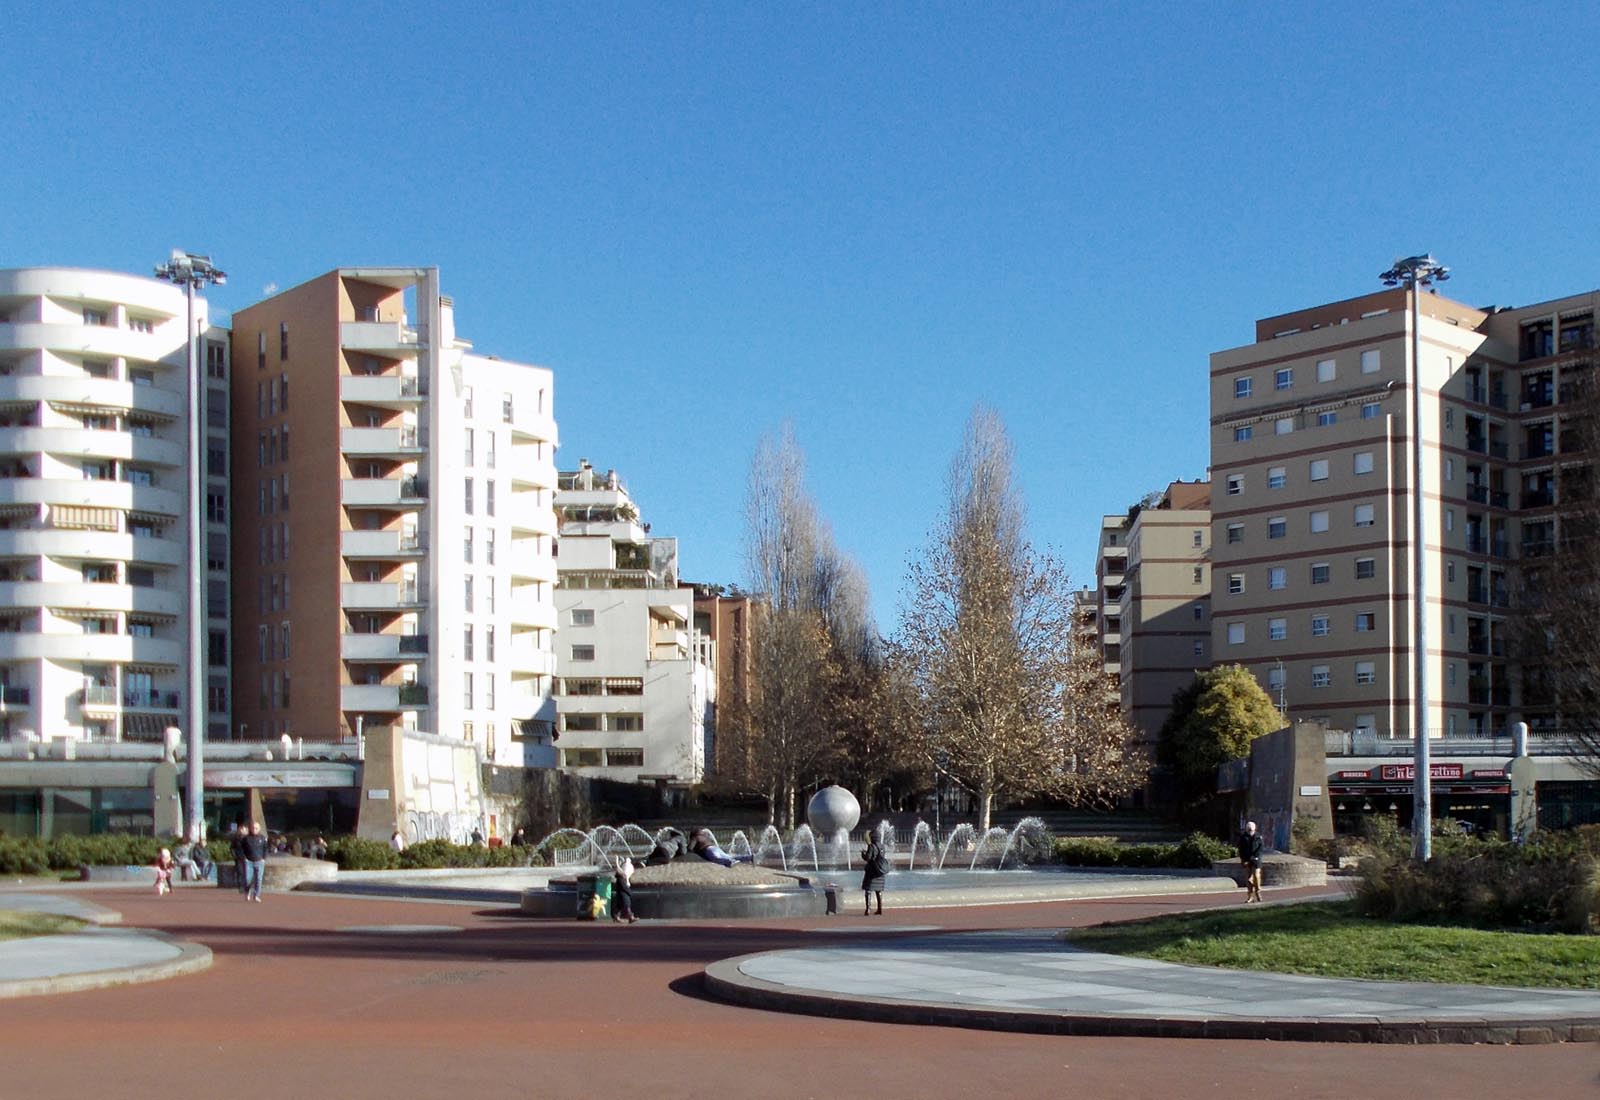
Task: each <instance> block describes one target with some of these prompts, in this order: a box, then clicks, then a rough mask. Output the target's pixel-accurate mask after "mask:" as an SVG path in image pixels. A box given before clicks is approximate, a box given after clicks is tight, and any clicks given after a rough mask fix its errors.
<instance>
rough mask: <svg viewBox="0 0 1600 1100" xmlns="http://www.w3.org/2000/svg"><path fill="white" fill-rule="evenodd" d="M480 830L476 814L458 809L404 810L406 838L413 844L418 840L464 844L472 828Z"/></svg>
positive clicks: (480, 826) (480, 824)
mask: <svg viewBox="0 0 1600 1100" xmlns="http://www.w3.org/2000/svg"><path fill="white" fill-rule="evenodd" d="M473 829H478V830H480V831H482V823H481V821H480V820H479V818H478V815H476V814H470V813H466V812H464V811H460V810H454V811H449V812H445V813H440V812H438V811H434V810H407V811H406V838H407V839H408V840H409V841H410V842H411V843H413V844H415V843H416V842H417V841H419V840H448V841H450V842H451V843H452V844H466V843H468V842H469V841H470V840H471V839H472V830H473Z"/></svg>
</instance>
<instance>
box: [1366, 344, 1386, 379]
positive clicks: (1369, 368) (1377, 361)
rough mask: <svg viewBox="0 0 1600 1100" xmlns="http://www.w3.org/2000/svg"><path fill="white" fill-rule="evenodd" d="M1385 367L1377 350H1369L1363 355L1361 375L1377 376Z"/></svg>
mask: <svg viewBox="0 0 1600 1100" xmlns="http://www.w3.org/2000/svg"><path fill="white" fill-rule="evenodd" d="M1382 367H1383V361H1382V359H1381V357H1380V356H1379V354H1378V349H1377V348H1369V349H1367V350H1366V351H1364V352H1362V353H1361V373H1362V374H1377V373H1378V371H1379V370H1381V369H1382Z"/></svg>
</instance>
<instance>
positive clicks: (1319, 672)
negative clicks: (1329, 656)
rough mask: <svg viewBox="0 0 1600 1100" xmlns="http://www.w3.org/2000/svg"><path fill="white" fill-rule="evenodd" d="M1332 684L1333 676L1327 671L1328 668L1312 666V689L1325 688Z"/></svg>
mask: <svg viewBox="0 0 1600 1100" xmlns="http://www.w3.org/2000/svg"><path fill="white" fill-rule="evenodd" d="M1332 683H1333V674H1332V673H1331V672H1329V671H1328V666H1327V665H1312V666H1311V686H1312V687H1314V688H1325V687H1327V686H1328V685H1329V684H1332Z"/></svg>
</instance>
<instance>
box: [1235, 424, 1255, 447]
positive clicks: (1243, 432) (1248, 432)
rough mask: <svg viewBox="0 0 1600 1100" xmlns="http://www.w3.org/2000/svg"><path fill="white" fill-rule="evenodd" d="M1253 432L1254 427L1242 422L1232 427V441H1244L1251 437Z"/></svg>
mask: <svg viewBox="0 0 1600 1100" xmlns="http://www.w3.org/2000/svg"><path fill="white" fill-rule="evenodd" d="M1255 434H1256V430H1255V428H1253V427H1251V426H1250V425H1249V424H1244V425H1242V426H1240V427H1237V428H1235V429H1233V441H1234V442H1235V443H1244V442H1247V441H1248V440H1250V439H1253V438H1254V437H1255Z"/></svg>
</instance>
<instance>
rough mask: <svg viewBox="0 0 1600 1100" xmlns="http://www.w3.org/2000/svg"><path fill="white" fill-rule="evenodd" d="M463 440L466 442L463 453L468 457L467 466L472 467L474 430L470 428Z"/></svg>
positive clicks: (463, 445)
mask: <svg viewBox="0 0 1600 1100" xmlns="http://www.w3.org/2000/svg"><path fill="white" fill-rule="evenodd" d="M462 438H463V440H464V442H463V444H462V451H463V453H464V455H465V456H466V461H467V465H468V466H471V465H472V463H473V457H472V429H471V428H468V429H467V430H466V433H465V435H464V436H463V437H462Z"/></svg>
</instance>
